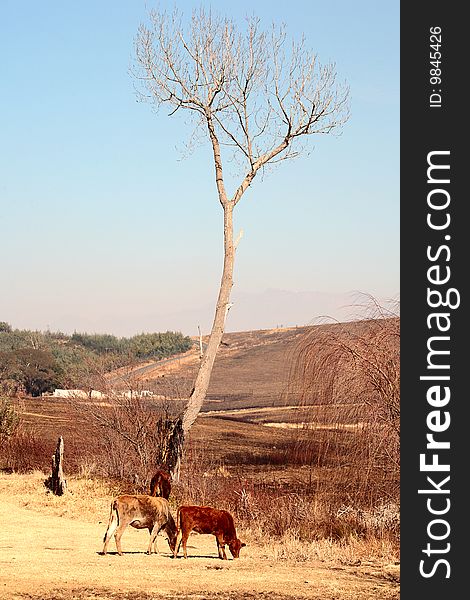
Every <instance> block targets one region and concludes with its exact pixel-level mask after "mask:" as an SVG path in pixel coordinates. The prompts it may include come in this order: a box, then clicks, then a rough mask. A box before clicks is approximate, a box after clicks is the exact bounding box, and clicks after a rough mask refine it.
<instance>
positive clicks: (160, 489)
mask: <svg viewBox="0 0 470 600" xmlns="http://www.w3.org/2000/svg"><path fill="white" fill-rule="evenodd" d="M170 492H171V476H170V475H169V473H167V472H166V471H162V470H158V471H157V472H156V473H155V475H154V476H153V477H152V480H151V481H150V495H151V496H161V497H162V498H166V499H167V500H168V498H169V497H170Z"/></svg>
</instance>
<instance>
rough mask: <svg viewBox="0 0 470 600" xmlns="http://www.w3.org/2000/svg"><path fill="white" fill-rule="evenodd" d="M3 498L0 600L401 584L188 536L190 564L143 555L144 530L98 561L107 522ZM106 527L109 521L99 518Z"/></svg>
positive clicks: (231, 595)
mask: <svg viewBox="0 0 470 600" xmlns="http://www.w3.org/2000/svg"><path fill="white" fill-rule="evenodd" d="M3 499H4V497H3V498H0V522H1V523H2V527H1V528H0V598H2V599H8V600H19V599H22V600H26V599H33V598H34V599H35V600H39V599H41V600H72V599H73V600H75V599H90V600H91V599H93V600H104V599H108V598H110V599H114V600H150V599H152V598H168V599H173V598H175V599H176V598H178V599H184V598H193V599H196V598H197V599H200V600H204V599H208V600H209V599H215V598H217V599H220V598H225V599H227V600H241V599H242V598H248V599H250V598H252V599H258V600H260V599H269V600H273V599H290V600H292V599H295V598H300V599H301V598H312V599H320V598H321V600H333V599H340V600H347V599H351V600H352V599H353V598H354V599H358V600H364V599H366V598H367V599H369V598H370V599H372V598H374V599H375V600H377V599H382V598H383V599H388V600H390V599H392V598H393V599H395V598H398V584H397V583H396V582H394V581H391V580H390V579H387V578H386V577H384V574H383V573H382V574H381V573H379V572H372V569H369V572H367V570H363V571H362V572H359V571H358V569H357V567H344V568H343V567H337V568H334V569H332V568H326V567H325V566H324V564H322V563H320V562H317V563H313V564H312V563H297V562H294V561H285V562H284V561H282V562H281V561H274V560H273V559H272V558H270V557H269V556H266V555H263V552H262V551H260V550H259V549H258V548H255V547H252V548H249V547H247V548H244V549H243V550H242V556H241V558H240V559H239V560H237V561H233V560H229V561H226V562H224V561H221V560H219V559H218V557H217V548H216V544H215V540H214V538H213V537H212V536H200V535H193V536H191V538H190V542H189V545H188V553H189V555H190V557H189V558H188V560H184V559H183V558H178V559H177V560H174V559H172V558H170V555H169V548H168V544H167V542H166V539H164V538H163V537H160V536H159V539H158V548H159V551H160V554H159V555H152V556H147V555H146V554H145V553H144V550H145V549H146V545H147V537H148V536H147V532H146V531H137V530H135V529H133V528H131V527H129V528H128V530H126V532H125V533H124V536H123V539H122V543H123V550H124V552H125V555H124V556H122V557H120V556H118V555H117V554H116V553H115V552H114V548H111V549H112V553H110V554H108V555H107V556H102V555H100V554H99V553H100V552H101V549H102V541H101V540H102V538H103V534H104V531H105V529H106V523H105V522H101V523H85V522H80V521H77V520H71V519H68V518H64V517H56V516H50V515H43V514H40V513H38V512H34V511H33V510H29V509H28V508H23V507H20V506H18V505H17V504H14V503H11V502H9V501H7V502H4V501H3ZM103 517H104V521H105V520H106V518H107V515H104V516H103Z"/></svg>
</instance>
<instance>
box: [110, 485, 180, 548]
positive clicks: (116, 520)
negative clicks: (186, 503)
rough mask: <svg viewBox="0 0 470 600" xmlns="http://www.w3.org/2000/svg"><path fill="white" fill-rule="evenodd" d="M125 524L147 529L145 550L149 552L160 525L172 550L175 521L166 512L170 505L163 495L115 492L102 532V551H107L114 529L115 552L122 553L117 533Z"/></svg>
mask: <svg viewBox="0 0 470 600" xmlns="http://www.w3.org/2000/svg"><path fill="white" fill-rule="evenodd" d="M128 525H131V526H132V527H135V528H136V529H148V530H149V533H150V542H149V546H148V549H147V554H151V553H152V545H154V549H155V552H157V553H158V549H157V535H158V533H159V531H160V530H161V529H163V530H164V531H165V532H166V534H167V536H168V545H169V546H170V549H171V551H172V552H174V549H175V544H176V525H175V521H174V520H173V517H172V515H171V512H170V505H169V504H168V500H166V499H165V498H155V497H152V496H144V495H134V496H131V495H127V496H118V497H117V498H115V499H114V500H113V501H112V502H111V512H110V515H109V523H108V529H107V530H106V533H105V534H104V538H103V542H104V546H103V554H106V553H107V551H108V544H109V540H110V539H111V536H112V535H113V533H114V538H115V540H116V548H117V551H118V554H119V555H120V556H122V548H121V536H122V534H123V532H124V530H125V529H126V527H127V526H128Z"/></svg>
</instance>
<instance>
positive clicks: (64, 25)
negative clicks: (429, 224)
mask: <svg viewBox="0 0 470 600" xmlns="http://www.w3.org/2000/svg"><path fill="white" fill-rule="evenodd" d="M202 4H203V5H204V6H206V7H209V6H211V7H212V8H213V9H214V10H216V11H218V12H221V13H223V14H226V15H228V16H230V17H233V18H235V19H240V20H242V19H243V18H244V17H245V16H246V15H248V14H253V12H254V13H255V14H256V15H258V16H259V17H260V18H261V19H262V22H263V23H264V24H265V25H266V26H269V25H270V23H271V22H272V21H273V20H274V21H275V22H284V23H285V24H286V26H287V30H288V33H289V34H291V35H293V36H297V37H298V36H300V34H301V33H302V32H303V33H305V36H306V40H307V45H308V46H310V47H311V48H312V49H313V50H314V51H315V52H317V53H318V56H319V58H320V60H321V61H322V62H328V61H333V62H335V63H336V69H337V72H338V77H339V79H340V80H341V81H343V80H346V81H347V82H348V83H349V85H350V88H351V118H350V121H349V122H348V123H347V125H346V126H345V127H344V130H343V134H342V135H341V136H340V137H331V136H323V137H321V138H317V139H312V140H311V142H310V149H311V152H310V154H309V155H308V156H305V157H302V158H299V159H296V160H294V161H288V162H283V163H281V164H280V165H279V166H278V167H277V168H276V169H275V170H274V171H273V172H271V173H269V174H268V175H267V176H266V177H265V178H264V180H261V178H260V179H257V180H255V183H254V184H253V185H252V186H251V188H250V189H249V191H248V192H247V193H246V195H245V196H244V197H243V199H242V200H241V202H240V204H239V205H238V207H237V209H236V223H235V228H236V230H237V231H238V229H240V228H243V230H244V237H243V239H242V241H241V243H240V245H239V249H238V252H237V262H236V267H235V285H234V294H235V293H236V294H238V295H241V296H240V297H242V296H243V297H244V298H249V299H250V302H252V305H253V312H252V320H256V318H257V314H260V315H262V314H263V313H266V314H267V312H268V311H267V310H264V307H263V305H261V304H260V303H269V302H270V300H269V297H270V296H269V293H267V290H271V291H272V293H273V294H276V293H277V292H276V290H282V291H283V292H289V295H288V297H289V298H290V307H289V310H290V311H291V313H289V318H290V320H291V322H292V323H296V324H303V323H305V321H306V320H307V321H308V320H309V319H308V318H306V316H305V314H304V313H303V312H302V313H300V312H298V311H297V306H296V301H295V298H296V294H297V295H298V296H299V297H300V296H302V298H303V301H302V305H303V304H304V300H305V297H306V296H305V294H306V293H307V292H312V293H313V292H314V293H321V294H326V295H328V297H329V298H330V299H331V298H332V297H336V296H337V297H338V298H340V297H344V296H343V295H344V294H348V293H350V292H352V291H355V290H359V291H361V292H367V293H371V294H373V295H375V296H377V297H379V298H390V297H397V296H398V294H399V2H398V1H396V2H393V1H391V2H377V1H376V0H370V1H369V0H358V1H357V2H350V1H349V0H341V1H340V0H337V1H330V2H316V1H312V0H308V1H307V0H305V1H301V2H296V1H295V0H293V1H291V2H283V3H273V2H265V1H261V2H257V3H253V2H251V1H250V2H249V1H248V0H238V1H237V2H233V3H226V2H220V1H215V2H212V3H207V2H203V3H202ZM167 5H168V6H169V7H170V8H171V7H172V6H173V3H166V2H161V3H160V6H167ZM177 5H178V7H179V8H180V9H182V10H183V11H184V12H185V13H186V12H191V10H192V9H193V8H194V7H198V6H199V5H200V3H198V2H194V3H193V2H189V1H185V2H178V3H177ZM152 6H154V4H153V3H152V2H147V1H144V0H81V1H80V2H76V1H75V0H60V1H59V0H55V1H53V0H42V1H41V2H38V1H37V0H21V1H18V0H1V2H0V55H1V57H2V60H1V65H2V67H1V86H2V89H1V94H0V208H1V211H0V219H1V222H0V252H1V254H0V260H1V263H0V282H1V284H0V285H1V290H0V321H8V322H9V323H10V324H11V325H12V326H13V327H15V328H32V329H42V330H44V329H46V328H49V329H51V330H53V331H56V330H61V331H64V332H73V331H74V330H75V329H76V330H79V331H84V330H86V331H89V332H104V331H106V332H109V333H114V334H116V335H131V334H133V333H138V332H140V331H158V330H161V329H174V330H183V331H184V333H189V334H195V333H197V325H198V323H194V326H192V325H191V324H190V320H189V322H188V319H186V320H185V319H184V315H185V314H186V316H188V315H189V314H193V312H194V311H195V310H199V311H202V312H204V311H205V314H206V317H207V321H209V320H210V318H211V313H212V307H213V305H214V303H215V299H216V293H217V288H218V283H219V278H220V271H221V265H222V229H221V218H222V212H221V208H220V205H219V203H218V200H217V197H216V191H215V183H214V176H213V166H212V164H211V162H210V153H209V148H208V146H207V145H205V146H202V147H200V148H197V149H196V150H195V151H194V152H193V153H192V154H191V155H189V156H188V157H185V156H184V153H183V151H184V143H185V141H187V137H188V135H187V134H188V132H189V131H190V129H189V128H188V127H187V126H186V125H185V121H184V119H182V118H178V116H176V117H172V118H170V117H168V116H167V114H168V112H169V111H167V110H165V109H164V110H162V111H161V112H160V113H159V114H158V115H156V114H155V113H154V112H152V110H151V107H150V106H149V105H147V104H142V103H138V102H136V96H135V92H134V89H133V83H134V82H133V79H132V77H131V76H130V74H129V66H130V63H131V60H132V53H133V40H134V37H135V34H136V31H137V28H138V25H139V23H140V22H141V21H143V20H145V17H146V14H147V11H148V8H149V7H152ZM313 297H314V296H313V295H312V298H313ZM273 306H274V305H273ZM266 308H267V307H266ZM245 309H246V307H245ZM236 310H237V304H236V303H235V306H234V307H233V308H232V311H235V313H236ZM318 310H320V308H319V306H315V305H314V304H312V312H311V318H312V319H313V318H314V317H315V316H316V315H317V311H318ZM191 311H193V312H191ZM257 311H258V312H257ZM296 311H297V312H296ZM241 312H243V311H240V314H241ZM245 312H246V311H245ZM232 314H233V312H231V315H232ZM178 315H180V317H181V318H180V317H179V316H178ZM195 318H196V317H195ZM230 318H231V319H232V316H231V317H230ZM270 318H271V317H270ZM272 320H273V321H274V322H273V323H272V325H273V326H275V325H276V324H279V323H281V322H283V323H284V324H286V323H285V322H286V318H285V317H284V316H281V315H279V318H276V315H273V316H272ZM230 323H231V322H230V321H229V323H228V325H229V327H228V329H229V330H230ZM259 323H260V325H259V326H260V327H265V326H269V324H268V325H266V324H265V322H261V319H260V322H259ZM204 327H205V325H204ZM232 327H233V328H238V329H240V328H241V329H243V328H245V327H246V328H252V324H251V323H248V321H246V322H245V321H243V320H242V319H239V320H238V321H236V319H235V317H233V324H232Z"/></svg>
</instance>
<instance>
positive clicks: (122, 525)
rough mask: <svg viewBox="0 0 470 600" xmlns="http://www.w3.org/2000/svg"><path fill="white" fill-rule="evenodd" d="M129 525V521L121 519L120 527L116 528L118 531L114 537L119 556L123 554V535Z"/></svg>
mask: <svg viewBox="0 0 470 600" xmlns="http://www.w3.org/2000/svg"><path fill="white" fill-rule="evenodd" d="M128 525H129V522H128V521H121V523H120V524H119V527H118V528H117V529H116V533H115V534H114V539H115V540H116V548H117V551H118V554H119V556H122V547H121V537H122V534H123V533H124V530H125V529H126V527H127V526H128Z"/></svg>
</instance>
